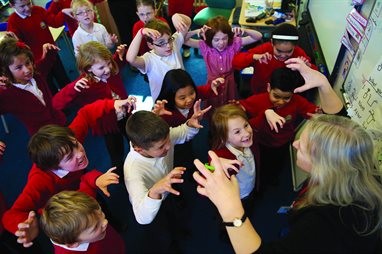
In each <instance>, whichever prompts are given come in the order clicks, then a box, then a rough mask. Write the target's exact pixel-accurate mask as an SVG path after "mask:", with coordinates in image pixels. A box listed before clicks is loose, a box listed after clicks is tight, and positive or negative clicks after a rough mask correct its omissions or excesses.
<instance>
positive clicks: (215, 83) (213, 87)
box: [211, 78, 225, 95]
mask: <svg viewBox="0 0 382 254" xmlns="http://www.w3.org/2000/svg"><path fill="white" fill-rule="evenodd" d="M224 82H225V79H224V78H217V79H214V80H212V82H211V90H212V91H213V92H214V94H216V95H218V87H219V86H220V85H221V84H224Z"/></svg>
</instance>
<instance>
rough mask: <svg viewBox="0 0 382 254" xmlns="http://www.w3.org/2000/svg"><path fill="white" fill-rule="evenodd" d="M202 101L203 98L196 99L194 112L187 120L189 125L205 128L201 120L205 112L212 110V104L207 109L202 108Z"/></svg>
mask: <svg viewBox="0 0 382 254" xmlns="http://www.w3.org/2000/svg"><path fill="white" fill-rule="evenodd" d="M201 103H202V100H201V99H199V100H197V101H195V103H194V114H193V115H192V116H191V118H190V119H188V120H187V122H186V123H187V125H188V126H189V127H193V128H198V129H200V128H203V125H201V124H200V120H202V118H203V116H204V114H205V113H206V112H208V110H210V109H211V108H212V106H209V107H207V108H205V109H200V104H201Z"/></svg>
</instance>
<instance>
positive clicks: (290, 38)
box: [272, 34, 298, 41]
mask: <svg viewBox="0 0 382 254" xmlns="http://www.w3.org/2000/svg"><path fill="white" fill-rule="evenodd" d="M272 39H276V40H287V41H297V40H298V36H295V35H277V34H274V35H272Z"/></svg>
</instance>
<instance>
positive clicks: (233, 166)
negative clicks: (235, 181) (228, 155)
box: [219, 157, 243, 178]
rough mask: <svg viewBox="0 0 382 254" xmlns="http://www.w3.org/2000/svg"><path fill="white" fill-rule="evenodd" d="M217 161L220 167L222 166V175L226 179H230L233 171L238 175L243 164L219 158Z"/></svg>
mask: <svg viewBox="0 0 382 254" xmlns="http://www.w3.org/2000/svg"><path fill="white" fill-rule="evenodd" d="M219 160H220V163H221V165H222V166H223V171H224V174H225V175H226V176H227V177H228V178H231V175H232V171H235V172H236V173H235V174H237V173H239V170H240V167H241V166H243V163H242V162H241V161H238V160H229V159H225V158H221V157H219Z"/></svg>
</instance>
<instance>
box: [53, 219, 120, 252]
mask: <svg viewBox="0 0 382 254" xmlns="http://www.w3.org/2000/svg"><path fill="white" fill-rule="evenodd" d="M54 253H55V254H81V253H86V254H104V253H108V254H123V253H126V252H125V242H124V241H123V239H122V237H121V236H120V235H119V234H118V233H117V232H116V231H115V230H114V229H113V227H112V226H111V225H110V224H109V225H108V226H107V228H106V235H105V238H104V239H102V240H100V241H97V242H94V243H90V244H89V247H88V249H87V251H73V250H67V249H64V248H62V247H60V246H57V245H54Z"/></svg>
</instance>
